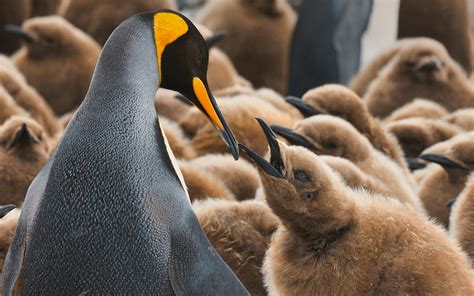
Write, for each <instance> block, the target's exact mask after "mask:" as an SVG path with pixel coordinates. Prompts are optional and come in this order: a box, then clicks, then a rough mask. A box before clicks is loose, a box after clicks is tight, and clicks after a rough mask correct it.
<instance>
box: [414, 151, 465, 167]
mask: <svg viewBox="0 0 474 296" xmlns="http://www.w3.org/2000/svg"><path fill="white" fill-rule="evenodd" d="M420 159H423V160H426V161H429V162H434V163H437V164H439V165H440V166H442V167H444V168H447V169H464V167H463V166H462V165H460V164H458V163H456V162H454V161H452V160H451V159H449V158H447V157H446V156H444V155H443V154H423V155H421V156H420Z"/></svg>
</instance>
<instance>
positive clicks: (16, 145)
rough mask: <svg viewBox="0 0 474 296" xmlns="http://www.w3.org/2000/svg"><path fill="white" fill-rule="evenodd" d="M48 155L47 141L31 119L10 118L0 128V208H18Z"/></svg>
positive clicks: (40, 127) (41, 129)
mask: <svg viewBox="0 0 474 296" xmlns="http://www.w3.org/2000/svg"><path fill="white" fill-rule="evenodd" d="M48 152H49V139H48V137H46V136H45V132H44V130H43V127H42V126H41V125H39V124H38V123H37V122H36V121H34V120H33V119H30V118H27V117H19V116H13V117H11V118H10V119H9V120H7V121H6V122H5V123H4V124H3V125H2V126H0V172H1V173H0V184H2V186H0V204H14V205H16V206H21V204H22V203H23V199H24V198H25V194H26V191H27V189H28V187H29V186H30V183H31V181H32V180H33V178H34V177H35V176H36V174H37V173H38V172H39V171H40V170H41V169H42V168H43V166H44V165H45V164H46V162H47V161H48V158H49V153H48Z"/></svg>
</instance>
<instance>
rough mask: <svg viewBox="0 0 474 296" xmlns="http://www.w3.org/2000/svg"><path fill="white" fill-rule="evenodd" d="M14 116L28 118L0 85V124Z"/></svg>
mask: <svg viewBox="0 0 474 296" xmlns="http://www.w3.org/2000/svg"><path fill="white" fill-rule="evenodd" d="M14 115H22V116H28V113H27V112H26V111H25V110H24V109H23V108H21V107H20V106H18V104H17V103H16V102H15V101H14V100H13V98H12V97H11V96H10V94H9V93H8V92H7V91H6V90H5V88H3V86H1V85H0V124H2V123H4V122H5V121H6V120H8V119H9V118H10V117H12V116H14Z"/></svg>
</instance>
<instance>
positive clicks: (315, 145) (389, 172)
mask: <svg viewBox="0 0 474 296" xmlns="http://www.w3.org/2000/svg"><path fill="white" fill-rule="evenodd" d="M272 129H273V130H274V131H275V132H276V133H277V134H278V135H280V136H282V137H284V138H285V139H286V140H287V141H288V142H289V143H290V144H292V145H298V146H303V147H306V148H308V149H310V150H311V151H313V152H314V153H316V154H318V155H332V156H338V157H342V158H345V159H347V160H349V161H351V162H352V163H354V164H355V165H356V166H357V167H359V169H361V170H362V171H363V172H364V173H365V174H367V175H369V176H372V177H373V178H375V179H376V180H379V182H381V183H382V184H383V185H384V186H385V187H386V189H387V191H388V192H389V194H388V195H389V196H390V197H392V198H395V199H398V200H399V201H401V202H402V203H404V204H408V205H411V206H413V207H414V208H416V209H417V210H418V211H419V212H421V213H424V209H423V205H422V203H421V201H420V199H419V198H418V196H417V195H416V194H415V191H414V188H413V187H412V184H411V180H410V179H409V178H408V177H407V175H406V174H405V173H404V172H403V170H402V168H401V167H400V166H398V165H397V164H396V163H395V162H394V161H393V160H392V159H390V158H389V157H387V156H386V155H385V154H383V153H382V152H380V151H379V150H377V149H375V148H374V147H373V146H372V145H371V144H370V142H369V140H368V139H367V138H366V137H364V136H363V135H362V134H361V133H359V132H358V131H357V130H356V129H355V128H354V127H353V126H352V125H351V124H350V123H349V122H347V121H345V120H343V119H341V118H338V117H334V116H329V115H318V116H313V117H310V118H306V119H304V120H302V121H300V122H298V123H297V124H296V125H295V126H294V128H293V129H288V128H282V127H279V126H275V125H273V126H272Z"/></svg>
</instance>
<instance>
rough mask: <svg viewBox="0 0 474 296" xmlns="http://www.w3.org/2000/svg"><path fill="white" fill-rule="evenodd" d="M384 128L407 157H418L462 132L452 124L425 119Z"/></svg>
mask: <svg viewBox="0 0 474 296" xmlns="http://www.w3.org/2000/svg"><path fill="white" fill-rule="evenodd" d="M384 127H385V129H386V130H387V131H389V132H390V133H392V134H393V135H394V136H395V137H396V138H397V139H398V143H400V146H402V149H403V151H404V152H405V155H406V156H407V157H418V156H419V155H420V153H421V152H422V151H423V150H425V149H426V148H428V147H430V146H432V145H434V144H436V143H439V142H442V141H445V140H448V139H450V138H452V137H454V136H456V135H458V134H460V133H462V132H463V130H462V129H461V128H459V127H457V126H455V125H454V124H450V123H447V122H444V121H442V120H435V119H426V118H408V119H402V120H399V121H395V122H389V123H387V124H386V125H385V126H384Z"/></svg>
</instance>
